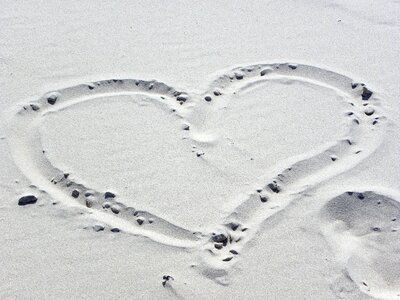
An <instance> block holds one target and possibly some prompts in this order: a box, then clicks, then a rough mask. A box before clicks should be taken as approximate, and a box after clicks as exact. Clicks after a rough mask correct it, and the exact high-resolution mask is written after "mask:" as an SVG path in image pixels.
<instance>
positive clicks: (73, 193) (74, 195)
mask: <svg viewBox="0 0 400 300" xmlns="http://www.w3.org/2000/svg"><path fill="white" fill-rule="evenodd" d="M71 196H72V197H74V198H78V197H79V191H78V190H73V191H72V193H71Z"/></svg>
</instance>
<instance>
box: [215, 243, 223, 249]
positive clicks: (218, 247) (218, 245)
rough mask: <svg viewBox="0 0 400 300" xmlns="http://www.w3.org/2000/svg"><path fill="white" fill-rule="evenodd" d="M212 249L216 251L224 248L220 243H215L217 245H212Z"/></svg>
mask: <svg viewBox="0 0 400 300" xmlns="http://www.w3.org/2000/svg"><path fill="white" fill-rule="evenodd" d="M214 247H215V248H216V249H218V250H221V249H222V247H224V245H223V244H221V243H217V244H214Z"/></svg>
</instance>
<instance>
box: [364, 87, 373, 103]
mask: <svg viewBox="0 0 400 300" xmlns="http://www.w3.org/2000/svg"><path fill="white" fill-rule="evenodd" d="M371 96H372V92H371V91H370V90H369V89H367V88H366V87H365V86H364V87H363V92H362V94H361V97H362V99H363V100H368V99H369V98H371Z"/></svg>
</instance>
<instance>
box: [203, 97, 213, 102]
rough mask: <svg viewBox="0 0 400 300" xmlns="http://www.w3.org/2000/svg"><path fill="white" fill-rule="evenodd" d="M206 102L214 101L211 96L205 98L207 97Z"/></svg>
mask: <svg viewBox="0 0 400 300" xmlns="http://www.w3.org/2000/svg"><path fill="white" fill-rule="evenodd" d="M204 100H206V101H207V102H210V101H211V100H212V99H211V97H210V96H205V97H204Z"/></svg>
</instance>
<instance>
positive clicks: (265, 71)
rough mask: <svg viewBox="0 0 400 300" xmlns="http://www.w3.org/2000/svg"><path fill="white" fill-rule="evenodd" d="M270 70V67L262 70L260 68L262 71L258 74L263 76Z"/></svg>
mask: <svg viewBox="0 0 400 300" xmlns="http://www.w3.org/2000/svg"><path fill="white" fill-rule="evenodd" d="M271 71H272V69H271V68H268V69H264V70H262V71H261V72H260V75H261V76H265V75H267V73H269V72H271Z"/></svg>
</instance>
